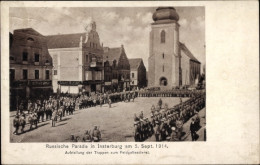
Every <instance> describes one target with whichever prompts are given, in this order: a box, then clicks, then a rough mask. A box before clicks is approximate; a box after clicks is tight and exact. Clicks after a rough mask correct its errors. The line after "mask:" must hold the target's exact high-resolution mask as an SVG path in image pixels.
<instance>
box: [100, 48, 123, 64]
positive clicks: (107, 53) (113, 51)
mask: <svg viewBox="0 0 260 165" xmlns="http://www.w3.org/2000/svg"><path fill="white" fill-rule="evenodd" d="M120 56H121V47H118V48H107V47H106V48H104V55H103V61H104V62H106V61H109V63H110V65H111V64H112V63H113V61H114V60H116V62H117V63H118V61H119V58H120Z"/></svg>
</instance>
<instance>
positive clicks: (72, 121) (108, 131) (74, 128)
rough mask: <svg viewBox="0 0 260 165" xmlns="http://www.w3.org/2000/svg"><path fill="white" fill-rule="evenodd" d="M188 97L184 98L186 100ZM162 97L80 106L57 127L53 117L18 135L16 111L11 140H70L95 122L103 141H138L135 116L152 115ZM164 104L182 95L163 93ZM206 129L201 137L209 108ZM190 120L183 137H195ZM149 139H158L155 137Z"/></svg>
mask: <svg viewBox="0 0 260 165" xmlns="http://www.w3.org/2000/svg"><path fill="white" fill-rule="evenodd" d="M187 99H188V98H183V99H182V100H183V101H185V100H187ZM158 100H159V98H158V97H152V98H146V97H139V98H136V99H135V101H134V102H126V103H125V102H119V103H114V104H112V108H109V107H108V105H107V104H106V105H103V107H100V106H97V107H92V108H88V109H83V110H76V111H75V113H74V115H70V116H66V117H65V118H63V120H62V121H61V122H58V123H57V124H56V127H51V121H45V122H40V123H39V124H38V128H37V129H33V130H31V131H28V130H29V125H28V124H27V125H26V127H25V131H26V132H25V133H23V134H20V135H14V134H13V131H14V127H13V126H12V120H13V115H11V117H10V127H11V131H10V140H11V142H70V140H69V138H70V135H71V134H73V135H75V136H80V137H81V139H82V137H83V135H84V133H85V131H86V130H91V129H93V127H94V125H97V126H99V129H100V130H101V135H102V141H103V142H124V141H134V138H133V131H134V125H133V117H134V114H135V113H136V114H137V115H139V114H140V112H141V111H143V113H144V116H147V117H148V116H149V115H150V108H151V106H152V105H153V104H154V105H156V104H157V102H158ZM162 101H163V104H164V103H168V105H169V107H172V106H174V105H176V104H178V103H179V101H180V99H179V98H172V97H163V98H162ZM200 116H201V125H202V129H201V130H200V131H198V134H199V136H200V137H199V139H198V141H202V140H204V130H203V128H204V126H205V108H204V109H203V110H201V111H200ZM189 123H190V121H188V122H187V123H186V124H185V125H184V130H185V131H186V132H187V133H186V137H184V139H183V140H187V141H191V137H190V135H189V133H188V132H189V131H188V129H189ZM147 141H154V140H153V137H152V138H150V139H148V140H147Z"/></svg>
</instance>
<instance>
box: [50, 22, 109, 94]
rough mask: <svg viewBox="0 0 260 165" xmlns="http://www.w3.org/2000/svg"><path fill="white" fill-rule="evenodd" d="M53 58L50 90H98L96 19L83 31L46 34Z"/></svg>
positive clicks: (100, 54)
mask: <svg viewBox="0 0 260 165" xmlns="http://www.w3.org/2000/svg"><path fill="white" fill-rule="evenodd" d="M46 37H47V40H48V50H49V52H50V54H51V56H52V58H53V90H54V92H58V93H59V92H62V93H75V94H76V93H80V92H96V91H98V92H102V91H103V89H102V84H103V76H104V73H103V52H104V51H103V47H102V45H101V44H100V41H99V35H98V33H97V31H96V23H95V22H93V23H92V24H91V30H90V31H88V32H86V33H77V34H59V35H51V36H46Z"/></svg>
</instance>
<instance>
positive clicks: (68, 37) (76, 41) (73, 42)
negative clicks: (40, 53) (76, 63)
mask: <svg viewBox="0 0 260 165" xmlns="http://www.w3.org/2000/svg"><path fill="white" fill-rule="evenodd" d="M81 37H82V42H84V41H85V39H86V33H75V34H59V35H50V36H46V39H47V44H48V48H49V49H55V48H75V47H79V45H80V38H81Z"/></svg>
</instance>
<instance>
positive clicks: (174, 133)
mask: <svg viewBox="0 0 260 165" xmlns="http://www.w3.org/2000/svg"><path fill="white" fill-rule="evenodd" d="M171 129H172V133H171V140H170V141H179V138H178V136H177V133H176V131H175V127H172V128H171Z"/></svg>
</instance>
